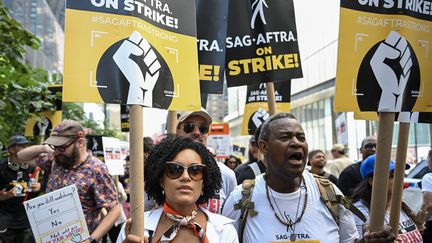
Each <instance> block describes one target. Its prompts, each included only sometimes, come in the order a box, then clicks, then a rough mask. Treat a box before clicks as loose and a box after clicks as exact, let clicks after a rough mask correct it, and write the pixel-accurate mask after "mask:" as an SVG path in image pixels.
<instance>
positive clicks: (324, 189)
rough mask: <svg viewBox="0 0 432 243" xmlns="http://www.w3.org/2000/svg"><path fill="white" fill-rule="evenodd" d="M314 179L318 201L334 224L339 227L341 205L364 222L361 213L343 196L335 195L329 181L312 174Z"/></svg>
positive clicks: (364, 219) (364, 218)
mask: <svg viewBox="0 0 432 243" xmlns="http://www.w3.org/2000/svg"><path fill="white" fill-rule="evenodd" d="M312 175H313V176H314V178H315V181H316V184H317V185H318V188H319V191H320V194H321V196H320V199H321V201H322V202H323V203H324V205H326V207H327V209H328V210H329V211H330V214H331V215H332V217H333V219H334V220H335V222H336V224H337V225H339V222H340V218H339V204H342V205H343V206H344V207H345V208H346V209H348V210H350V211H351V212H352V213H353V214H354V215H356V216H357V217H358V218H359V219H361V220H362V221H363V222H366V217H365V216H364V215H363V213H362V212H361V211H360V210H359V209H358V208H356V207H355V206H354V205H352V203H351V202H350V200H348V198H346V197H345V196H344V195H337V194H336V191H335V190H334V187H333V185H332V183H331V181H330V180H329V179H327V178H325V177H322V176H319V175H315V174H312Z"/></svg>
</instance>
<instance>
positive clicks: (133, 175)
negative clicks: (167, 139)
mask: <svg viewBox="0 0 432 243" xmlns="http://www.w3.org/2000/svg"><path fill="white" fill-rule="evenodd" d="M129 110H130V173H129V185H130V197H131V217H132V227H131V233H132V234H134V235H137V236H140V237H143V236H144V149H143V147H144V146H143V143H144V141H143V135H144V133H143V126H144V125H143V107H142V106H140V105H130V109H129Z"/></svg>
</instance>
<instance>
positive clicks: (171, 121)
mask: <svg viewBox="0 0 432 243" xmlns="http://www.w3.org/2000/svg"><path fill="white" fill-rule="evenodd" d="M176 131H177V111H168V119H167V133H168V134H176Z"/></svg>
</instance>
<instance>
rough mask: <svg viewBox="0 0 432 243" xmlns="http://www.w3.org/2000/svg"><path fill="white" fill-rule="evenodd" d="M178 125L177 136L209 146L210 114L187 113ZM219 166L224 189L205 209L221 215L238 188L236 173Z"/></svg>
mask: <svg viewBox="0 0 432 243" xmlns="http://www.w3.org/2000/svg"><path fill="white" fill-rule="evenodd" d="M177 117H178V125H177V131H176V134H177V135H179V136H183V137H188V138H190V139H192V140H194V141H195V142H200V143H202V144H204V145H207V138H208V132H209V126H210V124H211V123H212V118H211V116H210V115H209V114H208V112H207V111H206V110H205V109H204V108H201V110H199V111H193V112H191V111H185V112H180V113H179V114H178V115H177ZM217 165H218V166H219V169H220V171H221V175H222V188H221V190H220V191H219V195H216V198H213V199H210V200H209V201H208V203H207V205H205V206H204V207H205V208H207V209H208V210H209V211H211V212H213V213H217V214H221V212H222V206H223V204H224V202H225V200H226V198H227V197H228V196H229V195H230V193H231V192H232V191H233V190H234V187H235V186H237V181H236V177H235V174H234V171H232V170H231V169H230V168H228V166H226V165H225V164H223V163H221V162H218V163H217Z"/></svg>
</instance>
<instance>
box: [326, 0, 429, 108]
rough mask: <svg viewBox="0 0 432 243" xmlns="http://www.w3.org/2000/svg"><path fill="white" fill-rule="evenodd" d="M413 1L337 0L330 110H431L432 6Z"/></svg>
mask: <svg viewBox="0 0 432 243" xmlns="http://www.w3.org/2000/svg"><path fill="white" fill-rule="evenodd" d="M414 2H415V1H405V0H400V1H393V0H387V1H377V0H373V1H360V0H355V1H352V0H343V1H341V9H340V30H339V51H338V67H337V74H336V95H335V110H336V111H379V112H400V111H407V112H409V111H432V97H431V95H432V94H431V92H427V90H431V88H432V87H431V85H432V84H431V81H432V68H431V63H432V53H431V51H430V49H431V48H430V43H431V42H432V34H431V31H432V22H431V20H432V15H431V14H430V12H431V10H432V8H431V5H430V4H429V5H427V4H426V2H427V1H424V2H423V1H422V3H421V4H422V6H417V7H416V6H413V4H414ZM429 3H430V2H429Z"/></svg>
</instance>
